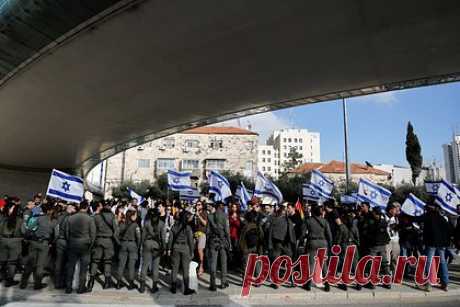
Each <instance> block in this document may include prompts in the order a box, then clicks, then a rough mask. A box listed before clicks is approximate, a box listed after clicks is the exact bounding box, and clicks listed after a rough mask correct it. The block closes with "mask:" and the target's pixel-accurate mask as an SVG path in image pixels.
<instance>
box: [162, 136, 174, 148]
mask: <svg viewBox="0 0 460 307" xmlns="http://www.w3.org/2000/svg"><path fill="white" fill-rule="evenodd" d="M162 145H163V146H164V147H165V148H174V146H175V145H176V140H175V139H174V138H164V139H163V142H162Z"/></svg>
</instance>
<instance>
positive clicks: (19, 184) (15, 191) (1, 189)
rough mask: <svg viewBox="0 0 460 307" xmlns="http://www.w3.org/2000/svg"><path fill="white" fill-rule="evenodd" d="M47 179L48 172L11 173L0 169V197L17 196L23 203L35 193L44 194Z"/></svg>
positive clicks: (11, 171) (48, 177)
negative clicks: (5, 195)
mask: <svg viewBox="0 0 460 307" xmlns="http://www.w3.org/2000/svg"><path fill="white" fill-rule="evenodd" d="M49 179H50V173H49V172H46V173H41V172H27V171H13V170H6V169H1V168H0V195H1V196H3V195H4V194H7V195H9V196H18V197H19V198H21V200H22V201H23V202H25V201H27V200H28V199H30V198H32V197H33V195H34V194H35V193H38V192H42V193H45V192H46V188H47V187H48V182H49Z"/></svg>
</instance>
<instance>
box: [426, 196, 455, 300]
mask: <svg viewBox="0 0 460 307" xmlns="http://www.w3.org/2000/svg"><path fill="white" fill-rule="evenodd" d="M426 210H427V211H426V213H425V214H424V215H423V216H421V217H420V218H421V220H422V221H423V243H424V245H425V254H426V256H427V264H426V266H425V268H426V273H427V274H428V272H429V269H430V267H431V261H432V259H433V256H434V255H437V256H439V258H440V263H439V269H440V272H439V273H440V278H441V289H443V290H444V291H447V285H448V284H449V271H448V269H447V260H446V250H447V248H448V247H449V245H450V238H451V234H452V229H451V226H450V224H449V222H448V220H447V218H446V217H444V216H442V215H441V213H440V208H439V207H438V205H437V204H436V203H435V202H434V200H432V199H431V200H430V201H429V202H428V203H427V206H426ZM426 290H428V291H429V290H430V285H429V284H427V288H426Z"/></svg>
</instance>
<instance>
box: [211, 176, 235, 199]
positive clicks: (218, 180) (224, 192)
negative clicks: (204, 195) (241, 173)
mask: <svg viewBox="0 0 460 307" xmlns="http://www.w3.org/2000/svg"><path fill="white" fill-rule="evenodd" d="M208 183H209V192H211V193H214V195H215V196H214V200H215V201H224V200H225V199H227V198H228V197H230V196H232V191H231V190H230V183H229V182H228V180H227V178H225V177H224V176H222V175H221V174H220V173H219V172H218V171H211V172H210V173H209V175H208Z"/></svg>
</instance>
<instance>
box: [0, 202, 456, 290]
mask: <svg viewBox="0 0 460 307" xmlns="http://www.w3.org/2000/svg"><path fill="white" fill-rule="evenodd" d="M159 204H160V205H161V203H159ZM112 205H113V204H112V203H109V202H107V203H104V202H97V203H95V204H93V207H92V208H91V209H92V210H91V211H92V214H89V213H88V212H89V210H88V209H89V204H88V203H87V202H86V201H83V202H82V203H80V204H79V205H76V204H68V205H63V204H62V203H58V205H56V203H55V202H52V201H51V202H50V201H48V202H46V201H45V202H42V201H41V199H40V198H37V199H34V201H29V202H28V203H27V205H26V206H25V208H22V207H21V206H20V202H19V200H14V199H13V200H9V201H8V202H7V205H6V206H5V207H4V208H2V214H1V216H0V267H1V272H0V273H1V278H2V279H4V280H5V284H4V285H5V287H10V286H14V285H16V284H18V282H17V281H15V280H14V276H15V274H16V269H17V267H18V264H19V263H21V264H22V265H23V268H24V270H23V273H22V278H21V281H20V285H19V286H20V288H26V287H27V285H28V281H29V279H30V275H32V274H33V280H34V289H42V288H43V287H45V286H46V285H45V284H43V283H42V280H43V276H44V273H45V267H46V265H47V263H48V262H49V260H50V257H49V256H50V248H53V249H54V254H55V262H54V284H55V288H57V289H65V291H66V293H71V292H72V291H73V288H72V286H73V279H74V273H75V269H76V264H77V263H79V274H78V275H79V276H78V288H77V292H78V293H84V292H88V291H91V290H92V289H93V286H94V283H95V280H96V276H97V275H98V272H99V271H101V272H102V273H103V275H104V281H103V288H104V289H108V288H112V287H114V286H115V287H116V288H117V289H120V288H122V287H127V289H129V290H131V289H135V288H137V286H136V284H135V278H136V265H137V264H138V263H139V270H140V278H139V281H140V286H139V291H140V292H141V293H143V292H145V290H146V276H147V273H148V271H149V269H151V271H152V281H153V283H152V286H151V292H153V293H155V292H157V291H158V282H159V267H160V259H161V257H162V256H168V258H170V259H171V266H172V269H171V292H172V293H176V282H177V275H178V273H179V270H180V269H181V270H182V274H183V283H184V286H183V290H184V292H183V293H184V294H185V295H189V294H193V293H194V292H195V291H194V290H192V289H190V287H189V283H190V276H189V268H190V267H189V266H190V262H191V260H192V259H193V257H194V251H195V243H194V233H193V227H192V226H193V223H192V221H194V220H196V219H194V215H195V214H196V211H194V210H193V207H192V206H190V207H188V208H185V207H183V206H177V210H176V213H175V214H174V223H173V225H172V227H171V228H168V227H165V221H167V220H166V219H165V217H164V215H162V214H160V211H159V209H158V205H157V206H156V207H155V208H151V209H149V210H148V211H147V214H146V216H145V218H143V219H141V218H140V217H139V215H140V214H139V213H140V212H141V210H140V208H138V207H137V206H129V207H128V208H126V209H125V210H126V211H125V214H123V215H122V216H123V218H121V219H120V218H118V216H116V215H115V214H114V210H113V208H112ZM261 207H262V204H259V203H254V204H250V209H249V210H248V211H247V212H246V213H245V214H244V217H243V216H242V217H241V220H242V225H243V226H242V229H241V231H240V240H239V249H240V252H241V256H242V260H243V267H241V268H240V269H242V270H244V266H245V264H246V262H247V258H248V255H249V254H250V253H256V254H265V255H269V256H270V258H271V259H274V258H276V257H277V256H280V255H287V256H291V257H292V258H293V259H296V258H297V257H298V255H299V254H307V255H309V259H310V268H313V266H314V256H315V255H316V252H317V250H318V249H319V248H330V247H331V246H332V245H335V244H337V245H340V246H341V248H342V254H341V255H340V258H341V262H343V258H344V252H345V250H346V247H347V246H349V245H357V246H358V248H359V253H358V254H356V255H355V259H354V262H353V265H354V266H356V262H357V259H358V257H359V255H361V256H363V255H376V256H382V266H381V272H382V273H384V274H388V273H389V271H390V265H392V264H394V261H392V259H391V255H392V254H393V257H397V256H399V250H398V251H397V252H396V251H393V252H392V251H391V250H389V246H391V244H390V241H391V230H393V231H397V230H396V227H398V224H397V223H393V224H392V223H391V219H392V218H394V217H396V216H397V215H398V214H399V211H398V210H399V208H398V205H396V204H390V205H389V206H388V207H387V212H386V213H382V212H380V211H379V210H371V209H370V206H369V204H368V203H362V204H361V205H360V207H359V209H358V210H341V211H340V210H337V208H336V206H335V203H334V202H333V201H328V202H326V203H325V206H322V205H319V204H316V203H313V204H312V206H308V207H305V208H304V210H305V211H304V213H305V219H304V218H303V217H302V215H301V214H300V212H299V211H298V210H296V208H295V206H294V205H293V204H290V203H284V204H282V205H280V206H277V207H276V209H274V208H273V207H272V206H270V205H265V208H263V209H262V208H261ZM21 209H22V212H21ZM342 209H345V208H343V207H342ZM207 210H208V211H207V225H206V252H207V254H206V255H207V260H208V271H209V273H210V287H209V289H210V290H211V291H216V286H217V285H216V274H217V265H218V263H219V262H220V272H221V275H220V279H221V285H220V286H221V288H226V287H228V286H229V283H228V280H227V258H228V256H230V255H237V253H236V251H232V244H231V240H230V236H229V219H228V216H227V214H226V213H225V212H224V206H223V204H211V205H209V206H208V208H207ZM436 223H437V224H439V223H442V221H440V220H436ZM437 224H436V225H435V226H433V227H434V228H436V227H438V228H439V225H437ZM390 228H391V229H390ZM389 229H390V231H389ZM430 231H431V232H432V231H437V230H430ZM426 236H428V234H427V235H426ZM428 244H430V243H428ZM436 244H437V243H436ZM442 244H445V243H442ZM442 244H441V245H442ZM391 252H392V253H391ZM139 255H141V256H142V257H141V259H139V258H140V257H139ZM114 260H116V264H117V266H116V267H113V261H114ZM140 260H141V261H140ZM342 264H343V263H340V266H341V265H342ZM19 267H20V266H19ZM326 267H327V266H324V269H325V268H326ZM339 269H340V267H339ZM88 270H89V272H88ZM256 270H260V268H259V267H256ZM125 272H126V273H127V274H125ZM88 273H89V274H88ZM112 273H115V274H114V275H115V276H114V277H115V279H116V283H115V284H113V282H112ZM324 273H325V272H323V274H324ZM88 275H89V280H88V281H87V276H88ZM125 276H126V281H127V283H124V281H123V279H124V277H125ZM444 282H445V281H444ZM445 283H447V282H445ZM272 286H273V287H275V288H276V287H277V286H276V285H272ZM340 287H341V288H343V289H345V290H346V285H340ZM356 287H357V289H360V288H361V287H360V286H359V285H357V286H356ZM369 287H373V286H372V285H369ZM385 287H388V288H389V287H390V286H389V285H387V286H385ZM304 288H305V289H306V290H310V289H311V284H310V283H307V284H305V285H304ZM446 288H447V284H446ZM329 289H330V287H329V285H328V284H327V283H325V285H324V290H325V291H329Z"/></svg>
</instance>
